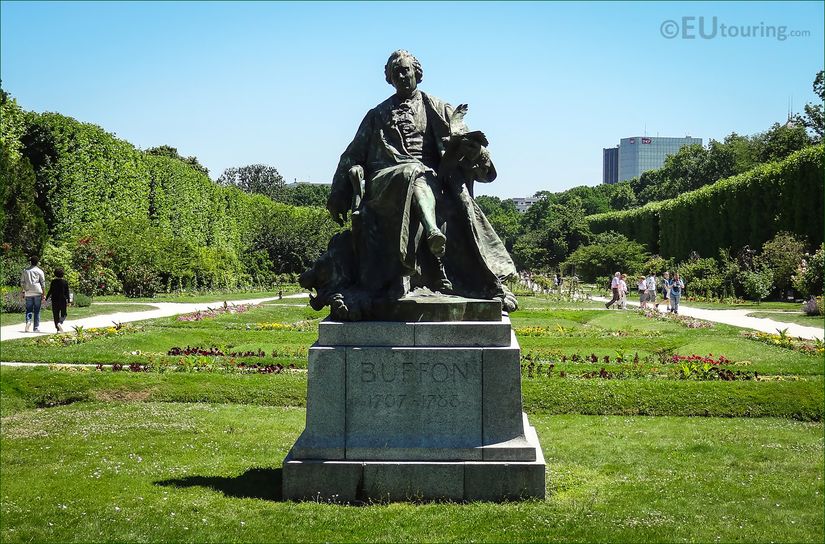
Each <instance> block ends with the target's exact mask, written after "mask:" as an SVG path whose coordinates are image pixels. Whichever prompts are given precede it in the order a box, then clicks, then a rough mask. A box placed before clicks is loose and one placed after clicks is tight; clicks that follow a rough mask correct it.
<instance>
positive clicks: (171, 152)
mask: <svg viewBox="0 0 825 544" xmlns="http://www.w3.org/2000/svg"><path fill="white" fill-rule="evenodd" d="M146 153H148V154H149V155H158V156H160V157H171V158H173V159H177V160H179V161H181V162H184V163H186V164H188V165H189V166H191V167H192V168H194V169H195V170H197V171H198V172H200V173H201V174H203V175H204V176H206V177H209V169H207V168H206V167H205V166H203V165H202V164H201V163H199V162H198V158H197V157H183V156H181V155H180V154H179V153H178V149H177V148H176V147H172V146H169V145H160V146H158V147H150V148H149V149H147V150H146Z"/></svg>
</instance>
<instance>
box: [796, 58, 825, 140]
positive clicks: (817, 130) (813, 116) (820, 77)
mask: <svg viewBox="0 0 825 544" xmlns="http://www.w3.org/2000/svg"><path fill="white" fill-rule="evenodd" d="M813 88H814V94H816V96H818V97H819V102H818V103H816V104H814V103H813V102H808V103H807V104H805V115H804V116H803V115H799V114H797V115H796V116H795V117H794V120H795V121H796V122H797V123H799V124H801V125H802V126H804V127H805V128H807V129H809V130H811V131H812V132H813V133H814V137H813V140H814V141H815V142H816V143H819V142H821V141H822V133H823V131H825V115H823V111H822V103H823V102H825V70H820V71H819V72H818V73H817V74H816V77H815V78H814V84H813Z"/></svg>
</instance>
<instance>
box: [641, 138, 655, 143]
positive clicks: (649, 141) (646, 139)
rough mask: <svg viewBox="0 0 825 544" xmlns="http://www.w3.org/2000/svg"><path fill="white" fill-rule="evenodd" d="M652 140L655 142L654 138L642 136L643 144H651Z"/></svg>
mask: <svg viewBox="0 0 825 544" xmlns="http://www.w3.org/2000/svg"><path fill="white" fill-rule="evenodd" d="M651 142H653V140H651V139H650V138H642V143H643V144H649V143H651Z"/></svg>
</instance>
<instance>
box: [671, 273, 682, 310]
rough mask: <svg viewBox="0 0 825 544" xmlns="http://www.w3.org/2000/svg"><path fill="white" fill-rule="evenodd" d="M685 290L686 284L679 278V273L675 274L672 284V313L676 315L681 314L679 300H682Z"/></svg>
mask: <svg viewBox="0 0 825 544" xmlns="http://www.w3.org/2000/svg"><path fill="white" fill-rule="evenodd" d="M684 288H685V282H683V281H682V278H680V277H679V273H678V272H675V273H674V274H673V281H672V282H671V283H670V311H671V312H673V313H674V314H678V313H679V300H680V299H681V298H682V291H683V290H684Z"/></svg>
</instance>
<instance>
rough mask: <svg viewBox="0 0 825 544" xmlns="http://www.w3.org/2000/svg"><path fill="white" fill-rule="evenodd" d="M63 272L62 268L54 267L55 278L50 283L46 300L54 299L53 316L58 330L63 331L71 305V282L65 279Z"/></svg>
mask: <svg viewBox="0 0 825 544" xmlns="http://www.w3.org/2000/svg"><path fill="white" fill-rule="evenodd" d="M63 274H64V272H63V269H62V268H55V269H54V275H55V278H54V279H53V280H52V282H51V284H49V292H48V293H46V300H49V299H50V298H51V299H52V316H53V317H54V328H55V330H56V331H57V332H63V322H64V321H65V320H66V316H67V315H68V312H67V308H68V307H69V296H70V295H69V282H67V281H66V280H65V279H63Z"/></svg>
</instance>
